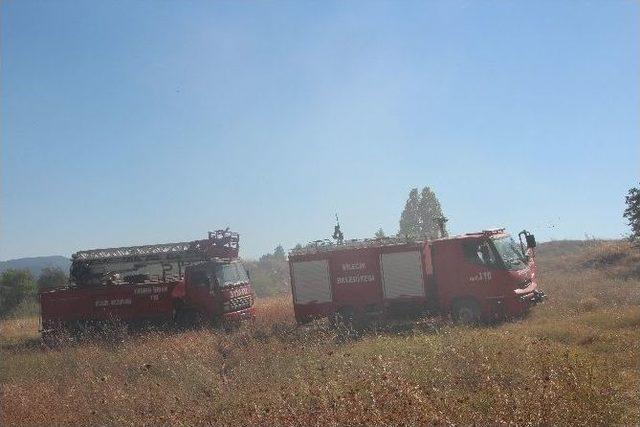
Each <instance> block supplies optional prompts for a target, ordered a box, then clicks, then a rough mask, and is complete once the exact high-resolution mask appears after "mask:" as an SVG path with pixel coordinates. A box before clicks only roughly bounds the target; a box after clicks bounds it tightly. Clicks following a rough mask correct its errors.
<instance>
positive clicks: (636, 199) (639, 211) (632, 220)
mask: <svg viewBox="0 0 640 427" xmlns="http://www.w3.org/2000/svg"><path fill="white" fill-rule="evenodd" d="M625 201H626V203H627V208H626V209H625V210H624V214H623V216H624V217H625V218H626V219H627V220H628V221H629V225H630V226H631V238H632V239H640V188H637V187H632V188H631V189H629V193H628V194H627V196H626V197H625Z"/></svg>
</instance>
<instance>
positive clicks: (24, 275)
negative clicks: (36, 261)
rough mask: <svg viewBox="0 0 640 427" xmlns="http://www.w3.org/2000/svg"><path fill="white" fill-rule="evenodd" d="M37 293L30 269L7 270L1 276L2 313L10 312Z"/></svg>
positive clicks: (0, 300)
mask: <svg viewBox="0 0 640 427" xmlns="http://www.w3.org/2000/svg"><path fill="white" fill-rule="evenodd" d="M35 293H36V283H35V280H34V279H33V275H32V274H31V273H30V272H29V271H28V270H14V269H9V270H5V271H4V272H3V273H2V276H0V315H5V314H8V313H9V312H11V311H12V310H13V309H14V308H16V307H17V306H18V304H20V303H21V302H22V301H23V300H25V299H26V298H28V297H33V296H34V295H35Z"/></svg>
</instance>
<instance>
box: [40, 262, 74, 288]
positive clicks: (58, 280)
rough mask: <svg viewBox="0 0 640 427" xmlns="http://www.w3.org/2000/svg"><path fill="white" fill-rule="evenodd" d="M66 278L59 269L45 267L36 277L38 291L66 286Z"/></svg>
mask: <svg viewBox="0 0 640 427" xmlns="http://www.w3.org/2000/svg"><path fill="white" fill-rule="evenodd" d="M67 282H68V278H67V275H66V274H64V271H62V269H61V268H59V267H47V268H44V269H43V270H42V272H41V273H40V277H38V288H39V289H41V290H42V289H50V288H57V287H60V286H64V285H65V284H67Z"/></svg>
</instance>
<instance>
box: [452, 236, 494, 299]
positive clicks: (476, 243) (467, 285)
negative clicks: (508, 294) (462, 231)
mask: <svg viewBox="0 0 640 427" xmlns="http://www.w3.org/2000/svg"><path fill="white" fill-rule="evenodd" d="M460 243H461V244H462V255H463V262H462V263H461V265H460V268H458V270H457V271H458V274H457V285H458V292H457V293H458V295H459V296H465V295H469V296H473V297H474V298H475V299H476V301H477V303H478V304H479V305H480V307H481V309H483V310H486V309H487V304H489V302H490V301H488V300H487V298H488V297H490V296H492V295H495V288H496V283H497V280H498V279H499V278H500V274H499V271H498V269H499V262H498V257H497V255H496V253H495V250H494V249H493V246H492V245H491V244H490V242H489V241H488V240H486V239H478V240H475V239H474V240H468V241H464V240H462V241H461V242H460Z"/></svg>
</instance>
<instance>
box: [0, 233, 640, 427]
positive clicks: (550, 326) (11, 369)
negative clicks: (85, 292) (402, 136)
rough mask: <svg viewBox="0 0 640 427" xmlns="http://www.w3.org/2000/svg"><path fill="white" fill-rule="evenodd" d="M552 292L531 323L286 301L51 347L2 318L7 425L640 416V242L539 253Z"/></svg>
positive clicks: (28, 325) (592, 420)
mask: <svg viewBox="0 0 640 427" xmlns="http://www.w3.org/2000/svg"><path fill="white" fill-rule="evenodd" d="M538 262H539V281H540V285H541V288H542V289H543V290H545V291H546V292H547V294H548V295H549V300H548V301H547V302H546V303H545V304H543V305H541V306H538V307H536V308H535V309H533V310H532V313H531V314H530V315H529V316H527V318H525V319H523V320H518V321H513V322H509V323H504V324H500V325H495V326H484V327H476V328H469V327H462V326H455V325H452V324H450V323H449V322H448V321H446V320H442V319H421V320H418V321H415V322H413V323H403V324H397V325H393V327H388V328H386V329H385V330H371V331H367V332H364V333H361V334H358V335H357V336H354V334H350V333H346V332H345V331H339V330H338V331H337V330H332V329H329V328H328V327H326V325H324V324H322V323H318V324H313V325H311V326H307V327H302V328H297V327H296V326H295V322H294V320H293V316H292V308H291V304H290V299H289V297H286V296H284V297H279V298H271V299H262V300H259V302H258V309H259V318H258V319H257V321H256V323H255V324H254V325H245V326H243V327H242V328H241V329H240V330H237V331H235V332H233V333H231V334H224V333H221V332H218V331H214V330H208V329H203V330H193V331H187V332H181V333H179V332H167V331H164V332H162V331H160V332H153V331H152V332H148V333H137V334H125V333H112V334H110V335H109V336H107V337H102V338H99V339H93V340H86V341H82V342H68V343H65V344H62V345H61V346H60V348H57V349H54V350H50V349H44V348H41V346H40V343H39V339H38V334H37V327H38V324H37V318H35V317H33V316H31V317H28V316H27V317H24V316H23V317H20V316H16V317H15V318H11V319H7V320H5V321H3V322H2V323H1V325H0V335H1V338H0V399H1V400H0V411H1V412H0V425H3V426H12V425H38V426H40V425H117V426H121V425H125V426H126V425H149V426H157V425H362V424H394V425H396V424H413V425H416V424H503V423H504V424H507V423H508V424H575V425H578V424H579V425H585V424H587V425H593V424H601V425H608V424H638V423H640V412H639V410H638V408H640V396H639V390H640V267H639V266H640V252H639V251H637V250H635V251H634V250H632V249H631V247H630V246H629V245H628V244H627V243H625V242H552V243H548V244H544V245H542V247H541V248H540V250H539V257H538Z"/></svg>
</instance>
